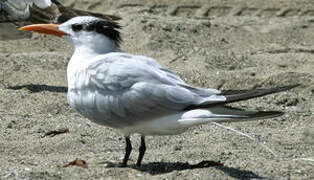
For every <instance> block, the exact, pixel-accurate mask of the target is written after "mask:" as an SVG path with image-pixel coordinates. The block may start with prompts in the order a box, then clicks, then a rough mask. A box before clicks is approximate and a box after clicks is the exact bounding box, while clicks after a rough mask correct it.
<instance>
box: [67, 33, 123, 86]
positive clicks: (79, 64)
mask: <svg viewBox="0 0 314 180" xmlns="http://www.w3.org/2000/svg"><path fill="white" fill-rule="evenodd" d="M72 44H73V45H74V53H73V55H72V57H71V59H70V62H69V63H68V67H67V78H68V85H69V88H70V87H71V86H72V87H73V83H75V82H73V81H74V79H75V77H73V76H75V74H76V72H78V71H80V70H81V69H84V68H86V66H88V64H90V63H92V62H93V60H94V59H95V58H96V57H97V56H99V55H104V54H107V53H111V52H120V48H119V46H118V45H117V44H116V43H115V42H114V41H112V40H111V39H109V38H107V37H105V36H99V38H93V39H88V38H87V39H84V40H82V39H80V40H73V41H72Z"/></svg>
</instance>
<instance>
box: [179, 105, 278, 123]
mask: <svg viewBox="0 0 314 180" xmlns="http://www.w3.org/2000/svg"><path fill="white" fill-rule="evenodd" d="M281 115H283V112H281V111H247V110H243V109H238V108H233V107H229V106H215V107H211V108H208V109H195V110H190V111H187V112H186V113H184V114H183V116H182V119H181V120H179V122H180V123H182V124H183V125H184V126H186V127H189V126H196V125H200V124H206V123H210V122H218V123H221V122H241V121H254V120H259V119H266V118H274V117H278V116H281Z"/></svg>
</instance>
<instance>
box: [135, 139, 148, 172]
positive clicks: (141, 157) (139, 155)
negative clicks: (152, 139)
mask: <svg viewBox="0 0 314 180" xmlns="http://www.w3.org/2000/svg"><path fill="white" fill-rule="evenodd" d="M145 151H146V145H145V136H141V146H140V149H139V154H138V159H137V163H136V165H137V166H140V165H141V162H142V159H143V157H144V154H145Z"/></svg>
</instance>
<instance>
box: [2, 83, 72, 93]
mask: <svg viewBox="0 0 314 180" xmlns="http://www.w3.org/2000/svg"><path fill="white" fill-rule="evenodd" d="M24 88H26V89H28V90H29V91H31V92H32V93H38V92H42V91H49V92H57V93H66V92H67V91H68V88H67V87H64V86H49V85H41V84H26V85H20V86H9V87H7V89H12V90H20V89H24Z"/></svg>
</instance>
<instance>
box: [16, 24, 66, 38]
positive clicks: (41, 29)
mask: <svg viewBox="0 0 314 180" xmlns="http://www.w3.org/2000/svg"><path fill="white" fill-rule="evenodd" d="M19 30H21V31H34V32H37V33H42V34H48V35H53V36H57V37H62V36H65V35H68V34H67V33H65V32H63V31H61V30H59V25H58V24H33V25H28V26H23V27H21V28H19Z"/></svg>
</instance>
